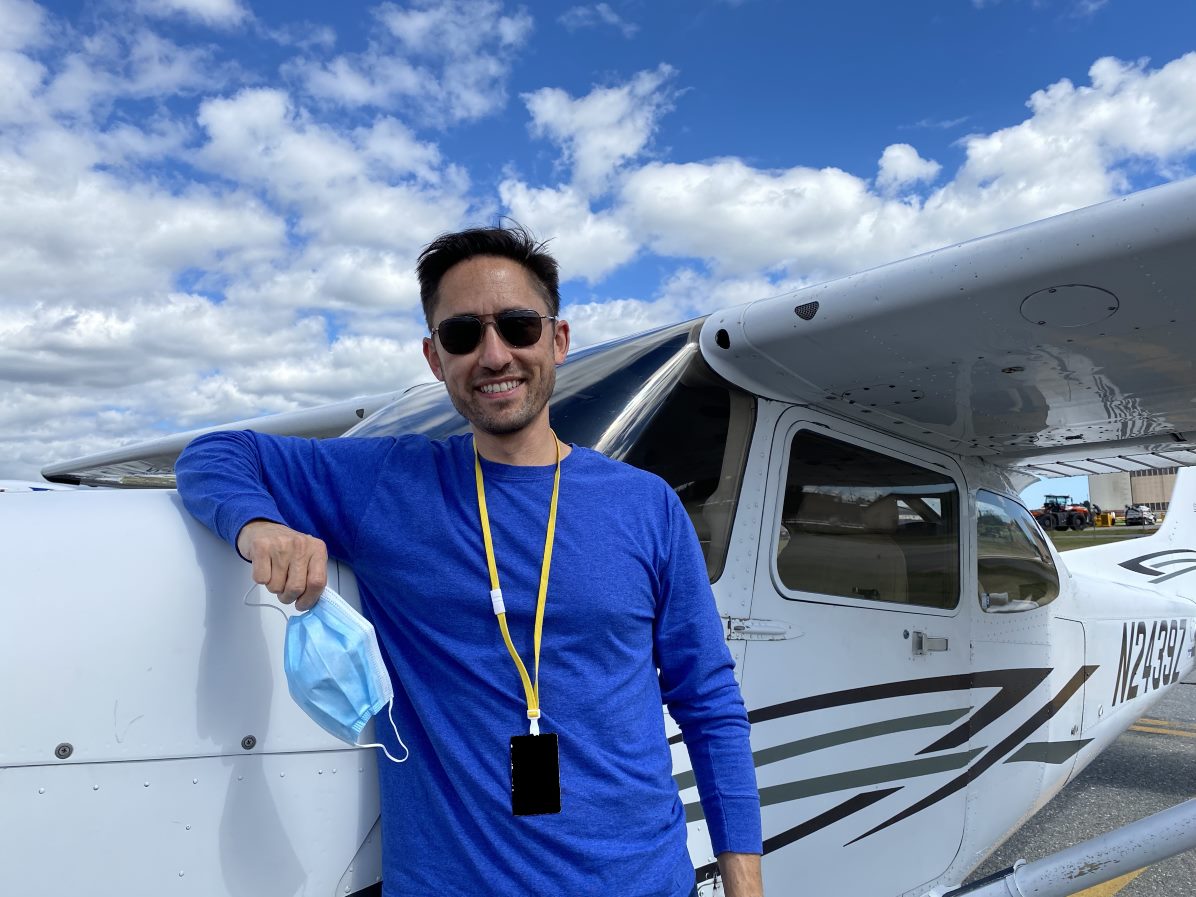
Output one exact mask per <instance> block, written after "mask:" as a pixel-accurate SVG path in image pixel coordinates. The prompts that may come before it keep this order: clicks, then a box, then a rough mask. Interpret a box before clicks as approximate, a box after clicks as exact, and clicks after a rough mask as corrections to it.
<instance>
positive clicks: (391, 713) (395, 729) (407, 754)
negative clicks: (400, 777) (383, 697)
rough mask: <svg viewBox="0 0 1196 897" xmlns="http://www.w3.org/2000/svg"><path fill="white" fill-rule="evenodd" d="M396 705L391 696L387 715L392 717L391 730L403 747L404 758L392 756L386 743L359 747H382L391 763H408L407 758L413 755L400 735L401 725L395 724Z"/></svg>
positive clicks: (360, 745) (387, 703) (387, 705)
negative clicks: (397, 758) (398, 758)
mask: <svg viewBox="0 0 1196 897" xmlns="http://www.w3.org/2000/svg"><path fill="white" fill-rule="evenodd" d="M394 706H395V699H394V698H391V699H390V700H389V701H387V702H386V715H387V716H388V717H390V728H391V731H392V732H394V733H395V741H397V742H398V743H399V747H401V748H402V749H403V759H402V760H396V759H395V758H394V757H392V756H391V755H390V751H388V750H387V749H386V745H384V744H378V743H376V742H375V743H374V744H359V745H358V747H363V748H381V749H382V753H384V754H386V759H387V760H389V761H390V762H391V763H406V762H407V759H408V758H409V757H410V756H411V749H410V748H408V747H407V745H405V744H403V739H402V737H401V736H400V735H399V727H398V726H396V725H395V718H394Z"/></svg>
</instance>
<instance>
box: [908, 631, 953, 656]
mask: <svg viewBox="0 0 1196 897" xmlns="http://www.w3.org/2000/svg"><path fill="white" fill-rule="evenodd" d="M910 641H911V642H912V643H913V646H914V654H916V655H921V654H929V653H930V652H931V651H946V650H947V639H946V637H945V636H933V635H927V634H926V633H925V632H916V631H915V632H911V633H910Z"/></svg>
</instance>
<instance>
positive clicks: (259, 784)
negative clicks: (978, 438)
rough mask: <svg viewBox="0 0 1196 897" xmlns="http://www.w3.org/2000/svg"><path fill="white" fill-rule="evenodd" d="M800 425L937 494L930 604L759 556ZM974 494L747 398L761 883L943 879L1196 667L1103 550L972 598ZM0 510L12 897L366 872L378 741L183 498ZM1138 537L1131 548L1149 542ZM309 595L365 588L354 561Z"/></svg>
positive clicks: (903, 449) (866, 891)
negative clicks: (942, 541) (943, 496)
mask: <svg viewBox="0 0 1196 897" xmlns="http://www.w3.org/2000/svg"><path fill="white" fill-rule="evenodd" d="M804 432H817V433H818V434H820V435H826V436H828V437H830V438H833V439H835V440H842V441H844V442H845V443H846V444H848V445H852V446H856V447H862V448H864V449H866V450H867V451H870V452H877V453H879V454H882V455H885V456H888V457H892V458H896V459H899V460H900V461H901V463H903V464H906V463H908V464H910V465H913V466H914V467H917V468H920V469H925V470H932V471H934V474H935V476H936V477H938V478H939V480H941V481H942V482H944V483H946V482H949V483H952V484H954V488H955V490H956V494H957V495H958V497H959V513H958V517H959V521H960V525H959V526H958V543H957V547H956V549H954V551H955V552H956V556H957V559H958V577H957V580H956V586H957V589H958V595H956V596H952V597H951V598H950V599H949V600H945V601H942V602H941V603H942V604H944V605H948V606H943V607H928V606H919V605H916V604H911V603H894V602H889V601H883V600H876V596H874V595H872V594H871V593H868V592H865V593H864V594H862V595H856V596H854V597H848V596H842V595H826V594H817V593H810V592H801V591H795V590H794V589H791V588H789V587H788V586H786V585H785V584H784V583H783V582H782V581H781V579H780V577H779V575H778V572H777V571H778V561H777V558H778V555H780V556H782V557H783V556H784V555H783V552H784V551H786V550H788V548H789V545H790V544H794V543H792V542H791V541H789V542H786V544H785V545H784V546H783V547H782V546H781V545H780V543H781V542H782V541H785V540H784V537H783V536H782V535H781V534H780V529H781V527H783V526H784V525H785V524H783V523H780V521H781V519H782V514H783V511H782V508H781V507H780V505H781V504H782V502H783V495H784V494H785V486H784V477H785V474H786V464H787V463H788V462H787V457H786V452H787V446H789V445H791V444H792V441H793V439H794V436H795V434H797V433H804ZM936 488H943V487H941V486H940V487H936ZM977 490H989V491H990V492H991V493H993V494H1004V495H1006V496H1008V495H1010V492H1011V490H1010V489H1009V485H1008V482H1007V481H1006V480H1005V478H1004V477H1003V476H1002V475H1001V473H1000V471H999V470H998V469H997V468H994V467H991V466H989V465H987V464H985V463H983V462H981V461H976V460H969V459H961V458H954V457H951V456H950V455H946V454H942V453H939V452H935V451H931V450H928V449H926V448H923V447H918V446H915V445H913V444H910V443H905V442H903V441H901V440H898V439H896V438H894V437H892V436H889V435H886V434H883V433H879V432H875V431H869V430H867V429H866V428H863V427H860V426H858V425H856V424H851V423H847V422H845V421H841V420H836V419H834V418H833V417H830V416H828V415H825V414H821V413H819V412H816V411H814V410H812V409H809V408H801V407H796V406H790V405H786V404H784V403H780V402H774V401H768V400H760V401H759V402H757V403H756V408H755V416H754V423H752V425H751V439H750V442H749V444H748V447H747V451H746V458H745V460H744V462H743V468H742V475H741V477H740V486H739V491H738V496H737V500H736V502H735V513H734V519H733V525H732V527H731V530H730V534H729V536H728V537H727V540H726V545H727V547H726V556H725V560H724V562H723V568H722V570H721V572H720V573H719V575H718V576H717V578H716V579H715V582H714V590H715V594H716V597H717V600H718V604H719V608H720V612H721V614H722V615H723V617H724V618H725V619H726V620H727V624H728V640H729V641H728V643H729V645H730V647H731V650H732V653H733V655H734V657H735V660H736V663H737V666H738V675H739V677H740V680H741V686H742V690H743V695H744V699H745V702H746V704H747V707H748V710H749V713H750V714H751V715H752V718H753V734H752V745H753V750H754V752H755V754H756V760H757V776H758V783H759V787H760V790H761V796H762V803H763V810H762V814H763V828H764V835H765V839H766V841H765V845H766V851H767V852H766V857H765V860H764V869H765V880H766V886H767V888H768V890H769V891H770V892H771V893H774V894H786V893H797V892H799V891H796V890H794V888H793V885H792V882H794V881H800V882H801V883H802V884H801V888H800V893H807V894H829V893H835V894H837V895H847V897H850V895H858V897H872V895H881V894H884V895H894V897H896V895H899V894H922V893H925V892H926V891H927V890H929V888H931V887H932V886H934V885H935V884H943V883H954V882H958V881H961V880H962V879H963V878H964V877H965V876H966V874H967V873H968V871H970V870H971V869H973V868H975V867H976V866H977V865H978V864H979V863H980V862H981V861H982V860H983V859H984V858H985V856H987V854H988V853H990V852H991V851H992V850H993V849H994V848H995V847H996V846H997V845H998V844H999V843H1000V842H1001V841H1002V840H1003V839H1004V838H1005V837H1007V836H1008V835H1009V834H1010V833H1011V832H1012V831H1013V830H1015V829H1016V828H1017V827H1018V826H1019V825H1020V824H1021V823H1022V822H1024V821H1025V820H1026V819H1027V818H1029V816H1030V815H1032V814H1033V812H1035V811H1036V810H1037V809H1038V808H1040V807H1041V806H1042V805H1043V804H1044V803H1045V802H1046V801H1047V800H1049V798H1050V797H1051V796H1052V795H1053V794H1055V793H1056V792H1057V791H1058V790H1059V789H1060V788H1061V787H1062V786H1063V785H1064V784H1065V783H1066V782H1067V781H1068V780H1069V779H1070V778H1071V777H1073V776H1074V775H1075V774H1076V773H1077V772H1078V771H1079V770H1080V769H1082V768H1083V767H1084V766H1085V765H1086V764H1087V763H1088V762H1089V761H1090V760H1091V759H1092V758H1093V757H1095V756H1096V755H1097V754H1098V753H1099V752H1100V750H1102V749H1103V748H1104V747H1105V746H1107V744H1108V743H1109V742H1111V741H1112V740H1113V739H1114V738H1116V737H1117V735H1118V734H1119V733H1120V732H1121V731H1123V730H1124V729H1125V728H1126V727H1127V726H1128V725H1129V724H1130V723H1131V722H1132V721H1133V720H1134V719H1136V718H1137V717H1138V716H1140V715H1142V714H1143V713H1144V712H1145V711H1146V710H1147V709H1148V708H1149V707H1150V705H1151V704H1153V703H1154V702H1155V701H1156V700H1157V699H1158V698H1159V697H1161V696H1162V695H1163V693H1164V692H1165V691H1166V689H1167V688H1168V687H1169V686H1170V685H1171V684H1173V683H1174V682H1176V681H1178V679H1179V678H1180V677H1181V676H1183V675H1184V674H1186V673H1187V672H1189V671H1190V670H1191V669H1192V651H1191V648H1192V643H1193V627H1194V623H1196V621H1194V620H1193V616H1194V614H1196V606H1194V605H1193V603H1192V602H1191V601H1189V600H1187V599H1186V598H1182V597H1179V596H1178V595H1176V594H1165V593H1163V592H1160V591H1158V590H1156V589H1155V588H1153V587H1152V586H1150V585H1149V584H1147V581H1146V580H1147V578H1148V577H1146V576H1145V575H1143V574H1140V573H1135V572H1133V571H1130V570H1127V569H1126V568H1124V567H1117V566H1116V565H1112V568H1113V569H1115V570H1117V571H1119V575H1120V577H1121V580H1122V581H1120V582H1111V581H1110V580H1109V576H1110V575H1112V574H1111V572H1110V569H1109V568H1110V563H1104V564H1103V566H1102V564H1100V563H1098V562H1097V559H1094V560H1093V561H1092V562H1091V563H1086V564H1077V565H1076V566H1077V571H1079V570H1083V571H1084V572H1074V573H1072V572H1069V571H1068V566H1067V564H1066V563H1065V561H1064V559H1063V558H1061V557H1059V556H1058V555H1057V554H1056V553H1055V552H1054V549H1053V548H1052V549H1051V559H1052V560H1053V562H1054V565H1055V566H1056V568H1057V570H1058V573H1059V593H1058V596H1057V597H1056V598H1055V599H1054V600H1053V601H1050V602H1049V603H1047V604H1045V605H1043V606H1041V607H1034V608H1033V609H1027V610H1026V611H1024V612H1003V613H993V612H986V611H985V610H984V609H983V607H982V604H981V601H980V600H979V598H978V591H979V586H978V583H977V572H976V552H977V538H976V534H975V521H976V518H977V510H976V508H977V506H976V502H977ZM699 524H700V521H699ZM0 529H2V530H3V532H4V533H5V544H6V545H7V546H8V548H9V550H10V552H12V556H13V557H17V558H21V559H22V560H23V561H25V563H21V564H18V565H15V566H10V568H9V573H10V577H11V579H10V590H9V596H10V597H9V614H8V625H6V626H5V627H4V629H3V631H2V632H0V664H2V665H3V674H4V680H5V681H6V682H8V683H9V687H8V688H6V689H5V691H4V695H3V699H2V700H0V717H2V718H4V719H5V720H6V721H7V722H8V724H9V730H8V731H9V734H8V735H7V736H6V738H5V739H4V747H3V749H2V751H3V758H2V761H0V808H2V809H0V814H2V815H0V823H2V825H0V828H2V829H3V832H2V834H3V837H2V838H0V843H3V844H4V845H5V848H4V849H5V850H6V851H8V852H9V856H10V857H11V858H12V859H11V861H9V860H7V859H6V862H5V863H4V864H3V865H4V868H5V873H4V878H5V881H6V890H11V891H12V892H13V893H63V894H68V893H75V892H80V891H83V890H85V889H89V888H90V889H91V890H92V891H94V888H95V885H96V882H97V880H100V881H107V882H111V883H112V884H113V885H114V886H115V885H119V886H120V890H121V892H122V893H126V894H131V895H139V894H150V893H154V894H158V893H163V892H165V891H167V890H168V889H169V892H170V893H176V894H195V895H204V897H212V895H222V894H227V895H237V897H240V895H243V894H332V893H333V891H335V892H336V893H341V894H343V893H352V892H353V891H355V890H358V889H361V888H365V887H366V886H368V885H370V884H371V883H373V882H375V881H377V878H378V875H379V874H380V868H381V867H380V856H379V842H378V838H377V837H376V832H375V831H374V829H375V825H376V822H377V819H378V815H379V806H378V795H377V789H376V771H375V761H374V757H373V754H372V753H371V752H369V751H354V750H350V749H346V748H345V747H344V746H343V745H342V744H341V743H339V742H337V741H335V739H332V738H331V737H330V736H328V735H326V734H325V733H324V732H323V731H322V730H320V729H319V728H318V727H316V726H315V725H314V724H313V723H311V722H310V721H309V720H308V719H307V717H305V716H304V715H303V713H302V712H301V711H300V710H298V709H297V708H296V707H295V706H294V704H293V703H292V702H291V699H290V697H289V695H288V693H287V690H286V684H285V679H284V678H283V677H282V674H281V669H282V661H281V646H282V630H283V625H282V621H281V620H280V619H279V618H278V615H277V614H274V613H273V612H270V611H265V610H262V609H259V608H253V607H246V606H244V605H243V604H242V602H241V596H242V595H243V594H244V593H245V592H246V590H247V589H248V588H249V587H250V585H251V582H250V577H249V567H248V565H246V564H245V563H244V562H243V561H242V560H241V559H240V558H238V557H237V556H236V554H235V553H234V552H233V551H232V550H231V549H230V548H229V547H228V546H227V545H225V544H223V543H222V542H220V541H218V540H217V539H216V538H215V537H214V536H213V535H211V534H210V533H209V532H207V531H206V530H204V529H203V528H202V527H200V526H199V525H198V524H196V523H195V522H194V521H193V520H192V519H191V518H190V516H189V515H188V514H187V513H186V512H185V511H184V510H183V508H182V506H181V502H180V500H179V498H178V495H177V494H176V493H174V492H173V491H170V490H144V491H142V490H134V491H121V490H77V491H72V492H58V493H45V494H37V495H34V494H27V495H13V496H9V497H7V498H6V499H5V501H4V502H3V503H0ZM796 538H798V536H796V535H791V536H790V537H789V539H790V540H792V539H796ZM1156 538H1157V537H1156ZM1151 541H1153V540H1151V539H1144V540H1137V542H1136V543H1135V544H1136V545H1137V546H1138V547H1137V548H1136V549H1134V548H1129V547H1126V548H1125V551H1124V552H1123V553H1124V554H1125V556H1126V557H1127V558H1128V557H1131V556H1137V555H1143V554H1148V553H1149V552H1148V551H1146V550H1145V549H1144V548H1143V547H1142V546H1144V545H1146V544H1147V543H1149V542H1151ZM907 553H908V552H907ZM1083 554H1084V553H1083V552H1081V553H1080V555H1073V556H1074V557H1076V558H1077V559H1079V558H1080V557H1082V556H1083ZM1102 570H1103V573H1102V572H1101V571H1102ZM1135 579H1136V580H1140V584H1139V583H1138V582H1135ZM1181 580H1182V577H1180V579H1179V580H1177V581H1181ZM330 585H331V586H332V587H333V588H335V589H337V590H338V591H339V592H340V593H341V594H342V595H344V596H346V597H347V598H348V599H349V600H351V601H356V586H355V583H354V580H353V577H352V573H351V571H349V570H348V569H347V568H346V567H344V566H340V565H338V566H336V567H335V568H334V569H333V571H332V574H331V582H330ZM261 599H262V600H269V596H267V595H265V593H264V592H263V593H261ZM676 731H677V730H676V728H675V727H674V726H672V724H671V722H670V728H669V732H670V734H675V733H676ZM674 752H675V764H674V766H675V772H676V774H677V776H678V780H679V785H680V788H681V791H680V794H681V799H682V800H683V801H684V802H685V803H686V804H687V806H688V805H694V809H693V811H692V812H691V819H692V821H691V824H690V851H691V856H692V859H693V861H694V864H695V868H698V869H699V875H700V876H701V877H704V880H703V886H702V891H703V893H712V889H713V886H714V882H713V880H705V879H709V876H710V875H711V874H712V873H713V867H712V866H711V863H712V862H713V859H714V858H713V856H712V854H711V848H710V843H709V840H708V838H707V836H706V831H705V827H704V824H703V822H702V819H701V817H700V810H698V809H696V805H697V798H696V789H695V788H694V787H693V786H692V780H689V779H687V778H686V776H687V772H688V769H689V762H688V757H687V755H686V754H685V751H684V747H683V745H681V744H679V743H678V744H676V745H675V746H674ZM67 857H69V858H70V861H69V862H62V860H63V859H64V858H67ZM97 870H107V871H103V872H100V873H99V876H100V877H99V879H97ZM346 888H348V889H349V890H348V891H346Z"/></svg>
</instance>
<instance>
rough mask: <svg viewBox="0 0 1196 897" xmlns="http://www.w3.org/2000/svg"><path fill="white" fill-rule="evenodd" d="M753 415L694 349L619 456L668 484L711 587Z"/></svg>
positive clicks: (725, 543) (748, 401) (722, 557)
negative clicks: (690, 530)
mask: <svg viewBox="0 0 1196 897" xmlns="http://www.w3.org/2000/svg"><path fill="white" fill-rule="evenodd" d="M755 413H756V402H755V399H754V398H752V396H751V395H749V394H748V393H745V392H740V391H739V390H737V389H733V388H731V387H728V386H727V385H726V384H724V383H722V382H720V381H717V380H716V378H715V377H714V375H713V374H712V373H710V371H709V369H708V368H707V367H706V364H705V362H704V361H702V360H701V356H700V355H698V354H697V353H696V352H695V353H694V356H693V359H692V362H691V364H690V366H689V368H688V370H687V371H686V372H685V373H684V374H683V375H682V376H681V377H680V379H679V380H678V382H677V383H676V384H675V385H674V386H673V387H672V389H671V390H670V391H669V393H668V395H667V396H666V397H665V398H664V399H663V401H662V402H661V403H660V404H659V406H658V407H657V409H656V411H655V413H654V415H653V417H652V420H651V422H650V423H649V424H647V425H646V426H645V427H644V429H643V431H642V432H641V433H640V434H639V435H638V436H637V438H636V439H635V441H634V443H633V444H632V445H631V446H630V447H629V448H628V450H627V451H626V452H625V453H623V454H622V460H624V461H626V462H627V463H628V464H634V465H635V466H636V467H642V468H643V469H644V470H650V471H652V472H653V473H654V474H656V475H657V476H659V477H661V478H662V479H663V480H664V481H665V482H666V483H668V484H669V485H670V486H672V487H673V491H674V492H676V493H677V497H678V498H680V499H681V504H682V505H683V506H684V508H685V510H686V512H687V513H688V514H689V519H690V521H691V522H692V523H693V526H694V529H695V530H696V531H697V534H698V541H699V542H700V543H701V545H702V553H703V554H704V555H705V557H706V572H707V574H708V575H709V576H710V581H711V582H714V581H715V580H716V579H718V578H719V576H721V575H722V572H723V564H724V563H725V562H726V559H727V549H728V547H729V545H730V542H731V524H732V523H733V522H734V517H735V506H736V504H737V503H738V500H739V487H740V484H741V483H742V482H743V468H744V465H745V463H746V462H747V451H748V442H749V440H750V438H751V433H752V427H753V425H754V423H755Z"/></svg>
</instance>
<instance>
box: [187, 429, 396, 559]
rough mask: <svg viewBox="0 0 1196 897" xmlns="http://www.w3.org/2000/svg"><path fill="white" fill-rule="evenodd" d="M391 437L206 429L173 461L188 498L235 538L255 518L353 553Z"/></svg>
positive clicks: (206, 519)
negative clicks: (302, 435)
mask: <svg viewBox="0 0 1196 897" xmlns="http://www.w3.org/2000/svg"><path fill="white" fill-rule="evenodd" d="M393 446H394V440H393V439H380V438H374V439H352V438H347V439H346V438H341V439H300V438H297V437H290V436H271V435H268V434H264V433H255V432H253V431H251V430H227V431H221V432H217V433H207V434H205V435H203V436H200V437H199V438H197V439H195V440H194V441H193V442H192V443H191V444H190V445H188V446H187V448H186V449H184V450H183V453H182V454H181V455H180V456H179V458H178V461H177V462H176V463H175V475H176V478H177V482H178V490H179V494H180V495H181V496H182V499H183V504H184V506H185V507H186V508H187V510H188V511H190V512H191V513H192V514H193V515H194V516H195V517H196V519H198V520H199V521H200V522H201V523H203V524H204V525H206V526H207V527H208V528H209V529H211V530H212V531H213V532H215V533H216V534H217V535H218V536H220V537H221V538H222V539H224V540H225V541H226V542H228V543H229V544H230V545H232V546H233V547H234V548H235V547H236V544H237V535H238V534H239V533H240V532H241V528H242V527H244V526H245V524H246V523H248V522H249V521H251V520H257V519H264V520H272V521H274V522H276V523H282V524H284V525H286V526H289V527H290V528H291V529H294V530H298V531H299V532H303V533H307V534H308V535H311V536H315V537H316V538H318V539H322V540H323V541H324V542H325V544H326V545H327V546H328V552H329V554H331V555H332V556H333V557H336V558H340V559H342V560H348V559H349V558H350V556H351V554H352V550H353V545H354V543H355V542H356V539H357V531H358V528H359V526H360V521H361V519H362V517H363V516H364V514H365V511H366V509H367V507H368V504H369V500H370V496H371V494H372V492H373V487H374V484H375V483H376V481H377V479H378V476H379V475H380V473H381V470H382V467H383V464H384V463H385V461H386V458H387V455H388V453H389V452H390V450H391V449H392V448H393Z"/></svg>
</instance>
